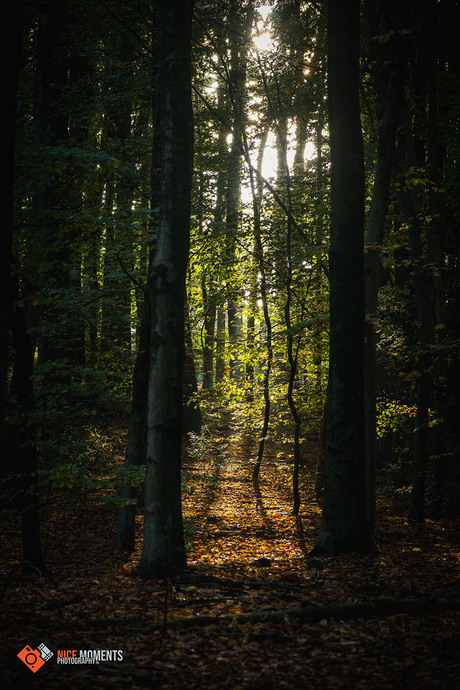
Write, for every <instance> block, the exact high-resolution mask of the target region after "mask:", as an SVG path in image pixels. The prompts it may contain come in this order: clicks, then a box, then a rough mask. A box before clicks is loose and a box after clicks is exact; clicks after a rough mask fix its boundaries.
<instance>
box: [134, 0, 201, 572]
mask: <svg viewBox="0 0 460 690" xmlns="http://www.w3.org/2000/svg"><path fill="white" fill-rule="evenodd" d="M192 14H193V4H192V2H191V0H174V1H171V0H162V2H161V37H162V49H161V58H160V74H159V108H160V127H161V136H162V141H161V152H162V165H161V190H160V223H159V230H158V241H157V246H156V251H155V255H154V257H153V260H152V263H151V266H150V270H149V278H148V291H149V300H150V309H151V341H150V377H149V399H148V413H147V453H146V476H145V499H144V505H145V509H144V542H143V549H142V557H141V561H140V563H139V569H138V575H139V576H140V577H144V578H158V577H167V576H168V575H171V574H173V573H175V572H178V571H180V570H183V569H184V568H185V567H186V556H185V544H184V532H183V521H182V508H181V441H182V376H183V369H184V361H185V323H184V316H185V284H186V273H187V263H188V255H189V244H190V210H191V184H192V164H193V119H192V100H191V27H192Z"/></svg>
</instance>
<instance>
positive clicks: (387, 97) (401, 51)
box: [364, 17, 407, 533]
mask: <svg viewBox="0 0 460 690" xmlns="http://www.w3.org/2000/svg"><path fill="white" fill-rule="evenodd" d="M392 19H393V22H392V24H391V26H388V27H386V28H388V31H390V30H397V29H400V28H405V27H406V26H407V24H406V23H405V22H404V21H403V23H402V25H401V24H399V23H398V18H397V17H394V18H392ZM399 20H400V21H401V18H399ZM376 29H377V27H376V26H375V27H374V26H371V34H372V35H373V36H375V35H376V33H375V32H376ZM374 41H375V42H377V41H376V40H375V39H374ZM406 44H407V36H405V35H404V34H403V35H401V34H400V33H398V32H397V31H395V35H394V36H393V37H392V38H391V43H390V46H386V47H385V48H386V50H385V53H384V54H380V55H378V58H377V59H378V63H377V59H376V67H375V72H376V75H375V82H376V83H375V88H376V91H377V94H378V95H379V96H380V97H381V98H382V104H381V105H382V111H383V113H382V122H381V127H380V132H379V143H378V155H377V164H376V171H375V176H374V186H373V191H372V201H371V207H370V211H369V218H368V222H367V229H366V244H367V247H366V253H365V257H364V259H365V281H366V339H365V375H364V382H365V420H366V494H367V501H366V506H367V507H366V509H367V519H368V524H369V529H370V531H371V532H372V533H373V532H374V528H375V481H376V457H375V456H376V373H377V360H376V347H377V333H376V328H375V319H376V316H377V303H378V291H379V279H380V276H381V258H380V248H381V244H382V242H383V237H384V229H385V218H386V214H387V209H388V200H389V190H390V182H391V178H392V174H393V163H394V151H395V141H396V132H397V128H398V125H399V122H400V114H401V105H402V98H403V87H404V81H405V67H406V55H407V46H406ZM387 51H388V52H387ZM384 61H385V62H386V63H387V64H388V62H389V63H390V64H391V67H390V69H389V72H388V75H387V78H386V80H385V79H384V78H383V77H382V74H381V73H382V71H383V68H382V64H381V63H383V62H384ZM382 82H383V83H382Z"/></svg>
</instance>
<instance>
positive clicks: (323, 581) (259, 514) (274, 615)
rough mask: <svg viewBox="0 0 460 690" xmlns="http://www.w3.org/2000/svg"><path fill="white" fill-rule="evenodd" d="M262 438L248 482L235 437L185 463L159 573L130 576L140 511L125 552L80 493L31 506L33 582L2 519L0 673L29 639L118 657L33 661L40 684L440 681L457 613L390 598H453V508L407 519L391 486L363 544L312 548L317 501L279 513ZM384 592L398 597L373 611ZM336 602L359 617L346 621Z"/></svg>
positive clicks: (105, 510) (454, 642)
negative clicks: (375, 544)
mask: <svg viewBox="0 0 460 690" xmlns="http://www.w3.org/2000/svg"><path fill="white" fill-rule="evenodd" d="M275 451H276V449H273V448H272V449H271V451H270V448H269V449H268V453H269V455H268V457H273V458H274V462H273V463H270V462H269V461H267V463H266V464H265V465H263V466H262V468H261V475H260V493H259V494H258V495H255V493H254V489H253V486H252V481H251V471H252V464H251V462H250V456H249V455H248V454H247V453H245V452H243V450H242V446H241V445H240V444H239V443H238V442H231V443H230V444H229V448H228V452H227V454H226V457H225V459H223V458H222V454H221V453H216V456H215V457H213V456H212V455H211V456H207V457H206V458H205V459H202V460H201V461H199V462H198V461H196V460H193V461H192V460H190V461H189V462H186V466H185V470H186V473H187V474H186V476H187V477H188V480H189V481H190V482H191V483H192V484H193V491H190V492H187V491H186V492H185V493H184V517H185V523H186V525H187V541H188V563H189V566H190V567H189V571H188V572H187V573H185V574H184V576H182V577H180V578H177V579H174V580H167V581H163V582H153V581H143V580H139V579H137V578H136V577H135V572H136V566H137V562H138V559H139V555H140V543H141V538H142V517H141V516H139V518H138V521H137V527H138V536H137V544H138V548H137V551H136V552H135V553H134V554H133V555H132V556H131V557H129V558H126V557H125V556H123V555H122V554H120V553H119V552H118V551H117V550H116V549H115V547H114V531H115V530H114V526H115V518H116V511H115V509H114V507H113V506H111V505H110V504H106V503H99V504H97V503H95V502H94V501H91V502H90V501H89V500H87V501H85V502H83V500H82V502H81V503H77V504H75V505H74V507H73V510H71V511H69V510H66V511H64V510H63V511H62V512H59V511H56V510H54V511H53V512H50V513H49V514H48V515H46V516H45V517H46V519H45V523H44V524H45V528H44V549H45V552H46V554H47V558H48V563H49V566H50V569H51V574H50V576H49V577H47V578H46V580H41V579H40V578H37V577H31V578H22V577H20V565H19V560H20V530H19V525H18V523H17V521H15V520H10V521H9V522H8V523H4V524H3V525H2V527H1V530H2V535H1V537H2V541H3V543H5V545H6V554H5V556H6V558H5V560H4V564H3V569H2V573H3V594H4V596H3V602H2V608H1V617H2V631H3V632H2V633H1V637H0V642H1V646H2V649H1V654H2V667H3V668H4V669H5V671H4V675H3V684H4V686H5V687H6V688H8V687H13V686H14V685H15V684H16V686H17V685H18V684H20V683H19V682H18V678H19V677H20V676H21V674H23V673H25V672H27V673H30V672H29V671H28V669H24V670H23V669H22V668H20V665H21V662H17V661H16V654H17V650H18V649H21V648H22V647H23V646H24V644H26V643H27V644H29V643H30V644H39V643H40V642H42V641H43V642H45V644H47V646H49V647H50V648H51V649H53V645H54V648H56V649H57V648H62V647H65V646H67V647H68V648H72V649H73V648H77V649H78V648H83V649H101V648H114V649H120V648H122V649H123V651H124V658H123V663H120V664H118V665H113V664H112V665H104V664H99V666H96V667H92V668H85V667H82V668H76V667H74V668H72V669H71V668H69V667H65V668H64V667H61V666H60V667H56V665H54V666H50V665H49V664H48V665H45V667H44V668H43V675H42V676H41V678H42V681H43V683H46V687H48V688H56V689H59V688H61V687H62V686H63V684H69V680H68V679H71V681H70V682H71V685H69V687H76V688H77V687H78V688H95V687H97V688H99V687H100V688H104V687H110V688H120V689H121V688H126V687H127V686H129V687H131V688H133V689H135V688H144V687H155V688H165V690H174V689H176V688H177V689H178V690H182V689H183V688H184V687H187V689H189V688H190V689H193V688H202V689H204V690H212V689H213V688H219V689H225V688H228V689H229V690H230V689H231V690H238V689H246V688H248V689H249V688H251V690H252V689H253V688H255V689H257V688H261V689H262V688H263V690H270V688H273V690H275V689H276V690H283V689H284V688H286V689H287V690H288V689H290V688H333V687H334V688H350V687H353V688H355V687H356V688H363V689H372V690H373V689H374V688H395V687H404V688H418V687H422V688H423V687H426V688H430V690H431V688H449V690H450V688H453V687H455V682H456V681H455V678H456V677H457V676H458V674H459V672H460V661H459V658H458V649H459V647H460V644H459V643H460V639H459V636H458V632H457V631H458V620H459V615H458V613H456V612H454V611H450V610H449V606H447V610H445V611H444V612H442V613H441V612H439V611H438V612H434V609H433V610H432V611H431V612H428V609H427V610H423V611H420V610H419V611H418V612H417V614H418V615H417V616H414V615H410V614H409V610H410V607H409V608H406V609H404V607H403V606H402V604H401V602H400V600H401V599H408V600H410V601H411V602H413V601H414V600H432V599H436V600H444V601H447V602H449V601H453V600H454V599H459V598H460V588H459V577H458V575H459V558H458V556H459V553H460V548H459V544H458V521H457V520H455V519H451V520H445V521H444V522H442V523H441V522H438V521H432V522H429V521H428V522H427V524H426V525H425V526H424V527H423V528H419V527H416V526H413V525H412V524H410V523H408V521H407V520H406V519H405V518H404V514H405V513H404V510H402V509H401V508H400V506H399V504H398V503H391V500H393V501H396V500H397V501H399V502H401V501H403V500H405V498H404V497H403V496H398V497H397V498H393V499H390V498H388V495H387V494H385V495H384V497H383V498H381V499H380V501H379V508H378V513H379V514H378V524H379V529H380V532H379V535H378V536H379V539H380V541H381V547H380V550H379V552H378V554H376V555H368V556H358V555H353V554H348V555H344V556H340V557H337V558H333V559H331V558H324V559H315V560H312V559H311V558H310V556H309V551H310V549H311V547H312V546H313V545H314V543H315V539H316V535H317V530H318V527H319V521H320V508H319V506H318V505H317V503H316V502H315V501H314V500H312V501H311V502H310V503H309V502H307V501H306V500H305V501H304V504H303V506H302V510H301V514H300V516H298V517H297V518H296V517H294V516H292V515H291V514H290V511H291V493H290V466H289V465H288V464H285V465H282V466H280V464H279V462H278V463H276V461H275V458H276V452H275ZM312 452H314V449H312ZM313 470H314V460H312V462H311V463H310V465H308V464H307V466H306V468H305V469H304V470H302V475H301V482H302V496H303V497H306V496H309V495H310V496H311V495H313V474H314V472H313ZM210 478H212V480H211V479H210ZM395 599H397V600H398V602H399V609H398V608H397V606H396V605H395V606H396V608H394V609H388V608H387V610H386V613H385V615H383V609H384V607H385V601H386V600H395ZM372 602H374V604H373V603H372ZM372 605H374V606H375V607H376V608H375V610H374V611H372ZM387 606H388V604H387ZM334 607H335V608H334ZM360 607H361V609H360ZM366 607H367V608H366ZM379 607H380V608H379ZM294 611H297V612H299V611H300V612H302V613H297V614H294V613H293V612H294ZM306 611H307V612H308V611H310V617H308V616H307V614H306V613H305V612H306ZM314 611H316V612H318V613H317V617H316V619H315V617H314V615H313V612H314ZM352 611H354V612H360V613H361V617H360V618H359V619H356V620H352V619H346V618H347V615H346V614H347V612H352ZM364 611H367V613H366V616H367V615H372V617H371V618H366V617H363V612H364ZM350 615H351V614H350ZM184 626H187V629H186V630H185V629H184ZM45 673H46V675H45ZM37 675H38V674H37ZM21 677H22V676H21ZM2 687H3V686H2Z"/></svg>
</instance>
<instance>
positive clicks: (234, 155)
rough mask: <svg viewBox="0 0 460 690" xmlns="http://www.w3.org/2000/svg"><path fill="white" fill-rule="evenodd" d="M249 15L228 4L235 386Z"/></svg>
mask: <svg viewBox="0 0 460 690" xmlns="http://www.w3.org/2000/svg"><path fill="white" fill-rule="evenodd" d="M251 20H252V13H251V12H250V11H249V8H247V7H246V8H241V7H240V3H237V2H232V3H231V8H230V12H229V38H230V41H231V51H230V72H229V82H228V86H229V95H230V99H231V103H232V108H233V121H232V144H231V149H230V152H229V154H228V170H227V213H226V224H227V242H226V261H227V266H228V269H229V270H230V276H229V283H230V285H229V291H228V300H227V316H228V340H229V351H230V362H229V367H230V376H231V378H233V379H234V380H235V381H236V382H237V383H242V382H243V380H244V363H243V362H242V360H241V357H240V355H239V353H238V346H239V345H240V344H241V340H242V339H241V331H242V317H241V309H240V304H239V302H240V294H239V288H238V286H237V285H234V284H233V285H232V282H234V281H235V278H233V275H232V274H233V273H234V270H235V265H236V245H235V239H236V237H237V234H238V227H239V215H240V211H239V209H240V196H241V194H240V191H241V149H242V141H243V132H244V128H245V124H246V115H245V87H246V67H247V51H248V44H249V32H250V28H251Z"/></svg>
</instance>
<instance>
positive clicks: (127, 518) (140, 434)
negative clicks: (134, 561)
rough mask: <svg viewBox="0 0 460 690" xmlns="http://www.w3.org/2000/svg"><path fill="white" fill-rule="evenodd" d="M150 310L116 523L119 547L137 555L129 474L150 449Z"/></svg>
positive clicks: (144, 320) (137, 371)
mask: <svg viewBox="0 0 460 690" xmlns="http://www.w3.org/2000/svg"><path fill="white" fill-rule="evenodd" d="M149 352H150V310H149V303H148V299H146V300H145V304H144V310H143V314H142V324H141V328H140V337H139V348H138V351H137V355H136V363H135V365H134V372H133V390H132V402H131V414H130V419H129V428H128V441H127V444H126V451H125V471H126V473H127V477H126V479H125V481H124V482H123V486H122V489H121V493H120V506H119V509H118V521H117V538H116V542H117V546H118V547H119V548H120V549H122V550H123V551H134V548H135V526H136V525H135V519H136V513H137V503H138V499H139V494H140V489H139V488H136V487H135V486H133V483H132V481H131V480H130V478H129V473H130V472H131V471H132V470H133V469H134V468H138V467H140V466H142V465H144V464H145V454H146V445H147V400H148V388H149Z"/></svg>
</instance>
